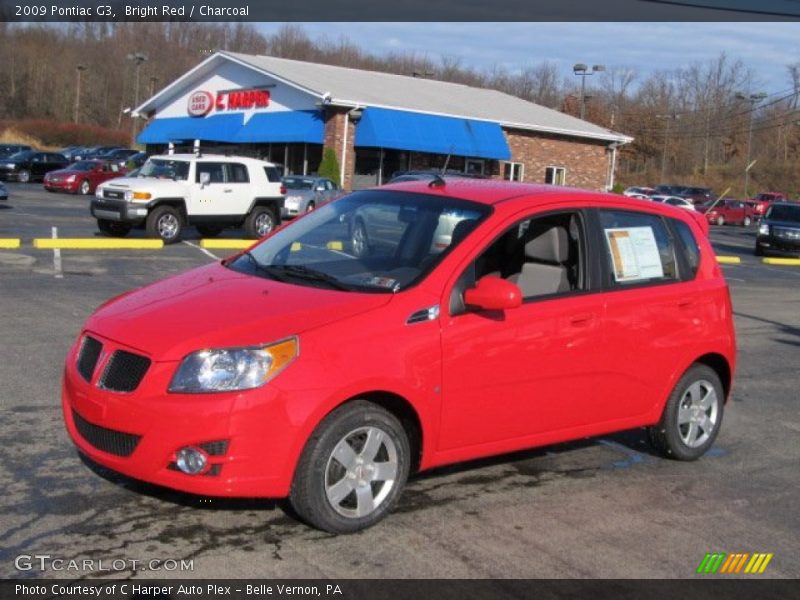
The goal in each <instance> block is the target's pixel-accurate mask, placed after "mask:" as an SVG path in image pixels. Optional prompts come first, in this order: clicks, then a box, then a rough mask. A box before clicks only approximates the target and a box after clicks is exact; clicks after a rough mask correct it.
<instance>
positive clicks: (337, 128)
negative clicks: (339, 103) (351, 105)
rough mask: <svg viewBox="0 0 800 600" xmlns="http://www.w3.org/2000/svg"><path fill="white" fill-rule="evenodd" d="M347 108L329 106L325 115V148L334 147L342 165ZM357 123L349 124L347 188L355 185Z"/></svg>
mask: <svg viewBox="0 0 800 600" xmlns="http://www.w3.org/2000/svg"><path fill="white" fill-rule="evenodd" d="M348 110H350V109H347V108H334V107H329V108H328V109H327V111H326V115H325V138H324V141H323V151H324V148H333V150H334V152H336V159H337V160H338V161H339V166H340V167H341V165H342V141H343V140H344V130H345V118H346V115H347V111H348ZM355 127H356V126H355V125H354V123H353V122H352V121H351V122H350V123H349V124H348V126H347V151H346V152H345V158H346V162H345V163H344V181H342V182H341V183H342V187H343V188H344V189H346V190H350V189H352V185H353V168H354V166H355V163H354V160H353V159H354V157H355V152H354V149H353V140H354V139H355Z"/></svg>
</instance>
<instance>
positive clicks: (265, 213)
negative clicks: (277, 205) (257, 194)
mask: <svg viewBox="0 0 800 600" xmlns="http://www.w3.org/2000/svg"><path fill="white" fill-rule="evenodd" d="M277 225H278V219H277V218H276V217H275V211H273V210H272V209H271V208H269V207H267V206H256V207H254V208H253V210H251V211H250V214H249V215H247V218H246V219H245V220H244V232H245V235H247V237H249V238H254V239H260V238H262V237H264V236H265V235H268V234H270V233H271V232H272V231H273V230H274V229H275V227H277Z"/></svg>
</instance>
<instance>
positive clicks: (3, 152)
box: [0, 144, 33, 158]
mask: <svg viewBox="0 0 800 600" xmlns="http://www.w3.org/2000/svg"><path fill="white" fill-rule="evenodd" d="M28 150H33V148H31V147H30V146H26V145H25V144H0V158H8V157H10V156H11V155H13V154H16V153H17V152H27V151H28Z"/></svg>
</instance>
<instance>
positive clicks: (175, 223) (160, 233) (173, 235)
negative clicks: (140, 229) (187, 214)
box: [145, 205, 183, 244]
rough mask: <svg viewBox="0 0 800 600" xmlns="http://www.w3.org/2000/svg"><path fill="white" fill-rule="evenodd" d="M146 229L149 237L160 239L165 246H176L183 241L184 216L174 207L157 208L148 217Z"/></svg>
mask: <svg viewBox="0 0 800 600" xmlns="http://www.w3.org/2000/svg"><path fill="white" fill-rule="evenodd" d="M145 229H146V230H147V235H148V236H149V237H154V238H160V239H161V240H162V241H163V242H164V243H165V244H174V243H175V242H178V241H180V239H181V232H182V231H183V216H182V215H181V213H180V212H179V211H178V209H177V208H174V207H172V206H167V205H162V206H157V207H156V208H154V209H153V210H152V211H150V214H149V215H147V220H146V221H145Z"/></svg>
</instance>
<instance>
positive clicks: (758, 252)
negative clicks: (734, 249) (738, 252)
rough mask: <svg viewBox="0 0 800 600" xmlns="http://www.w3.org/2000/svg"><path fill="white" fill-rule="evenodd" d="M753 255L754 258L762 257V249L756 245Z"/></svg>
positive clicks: (759, 245)
mask: <svg viewBox="0 0 800 600" xmlns="http://www.w3.org/2000/svg"><path fill="white" fill-rule="evenodd" d="M753 254H755V255H756V256H764V249H763V248H762V247H761V244H758V243H756V247H755V249H754V250H753Z"/></svg>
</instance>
